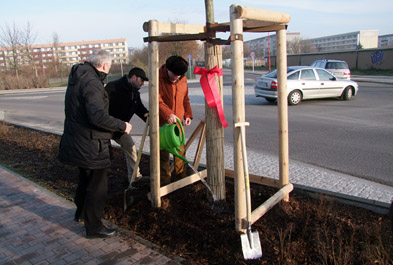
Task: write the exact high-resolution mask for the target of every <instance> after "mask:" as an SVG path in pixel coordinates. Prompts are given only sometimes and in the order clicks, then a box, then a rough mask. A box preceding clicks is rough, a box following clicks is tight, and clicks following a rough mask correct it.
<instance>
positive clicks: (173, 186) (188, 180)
mask: <svg viewBox="0 0 393 265" xmlns="http://www.w3.org/2000/svg"><path fill="white" fill-rule="evenodd" d="M199 132H201V133H200V136H199V142H198V146H197V149H196V151H195V158H194V163H193V167H194V168H195V169H197V170H198V167H199V162H200V159H201V154H202V151H203V145H204V143H205V140H206V123H205V121H201V122H200V123H199V124H198V126H197V127H196V128H195V130H194V132H193V133H192V135H191V136H190V138H189V139H188V141H187V143H186V144H185V145H184V148H185V150H186V151H187V149H188V148H189V147H190V145H191V144H192V142H193V141H194V140H195V138H196V137H197V136H198V133H199ZM170 171H171V172H172V171H173V164H172V165H171V167H170ZM206 177H207V170H206V169H205V170H202V171H201V172H199V173H195V174H192V175H191V176H188V177H185V178H182V179H180V180H178V181H176V182H173V183H170V184H168V185H166V186H163V187H161V188H160V196H161V197H163V196H165V195H167V194H169V193H171V192H174V191H176V190H178V189H181V188H184V187H185V186H188V185H191V184H193V183H195V182H197V181H199V180H200V178H206ZM147 197H148V198H149V200H150V199H151V193H150V192H149V193H148V194H147Z"/></svg>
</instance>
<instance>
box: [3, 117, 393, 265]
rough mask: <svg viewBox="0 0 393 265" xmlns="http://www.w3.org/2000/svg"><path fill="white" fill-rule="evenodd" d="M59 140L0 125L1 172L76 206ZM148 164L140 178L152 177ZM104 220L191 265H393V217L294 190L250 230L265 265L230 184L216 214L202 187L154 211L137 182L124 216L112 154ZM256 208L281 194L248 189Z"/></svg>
mask: <svg viewBox="0 0 393 265" xmlns="http://www.w3.org/2000/svg"><path fill="white" fill-rule="evenodd" d="M59 140H60V137H59V136H57V135H53V134H48V133H44V132H40V131H36V130H31V129H26V128H19V127H15V126H9V125H6V124H0V164H2V165H3V166H6V167H8V168H10V169H11V170H13V171H15V172H17V173H18V174H20V175H22V176H24V177H26V178H28V179H30V180H32V181H34V182H36V183H38V184H39V185H41V186H44V187H46V188H47V189H49V190H51V191H53V192H55V193H57V194H58V195H60V196H63V197H65V198H66V199H68V200H71V201H72V200H73V196H74V192H75V190H76V186H77V181H78V177H77V176H78V170H77V169H76V168H74V167H70V166H66V165H64V164H62V163H60V162H58V160H57V151H58V144H59ZM149 163H150V161H149V157H148V156H143V157H142V161H141V172H142V174H143V175H149ZM109 178H110V179H109V194H108V199H107V204H106V207H105V218H106V219H107V220H109V221H111V222H112V223H114V224H116V225H118V226H119V227H122V228H124V229H127V230H129V231H131V232H133V233H135V234H137V235H139V236H141V237H143V238H144V239H146V240H149V241H151V242H153V243H155V244H157V245H158V246H160V247H162V248H163V249H165V250H166V251H168V252H170V253H172V254H174V255H177V256H180V257H182V258H184V259H185V260H186V263H187V264H392V263H391V261H392V260H393V244H392V242H393V235H392V227H391V223H390V220H389V217H388V216H384V215H379V214H375V213H373V212H371V211H368V210H365V209H362V208H357V207H354V206H347V205H344V204H340V203H337V202H332V201H329V200H327V199H324V198H323V197H322V196H321V198H320V199H318V200H317V199H312V198H310V197H308V196H305V195H304V194H302V193H301V192H298V191H296V190H294V191H293V192H292V193H291V194H290V201H289V202H288V203H284V202H281V203H279V204H278V205H276V206H275V207H273V208H272V209H271V210H270V211H269V212H268V213H267V214H266V215H265V216H263V217H262V218H261V219H259V220H258V221H257V222H256V223H255V224H254V225H253V226H252V230H253V231H257V232H258V233H259V235H260V241H261V246H262V249H263V257H262V258H261V259H259V260H249V261H245V260H244V259H243V254H242V249H241V242H240V235H239V234H237V233H236V232H235V222H234V192H233V191H234V187H233V180H231V179H230V178H227V181H226V202H225V203H223V204H221V205H220V207H213V205H212V204H211V203H210V202H209V200H208V197H209V196H210V195H209V194H208V193H207V192H208V191H207V189H206V187H205V186H203V185H202V184H201V183H200V182H197V183H195V184H193V185H190V186H187V187H185V188H183V189H181V190H178V191H176V192H174V193H171V194H169V195H167V196H165V197H164V198H163V199H162V207H161V208H159V209H155V208H152V207H151V203H150V201H149V200H148V199H147V197H146V193H147V192H148V191H149V190H150V186H149V185H150V184H149V181H148V179H147V180H141V181H140V182H137V183H136V184H135V186H136V187H137V188H138V189H137V191H136V192H135V197H134V198H135V202H134V203H133V204H132V206H130V207H129V209H127V211H126V212H124V211H123V191H124V190H125V189H126V188H127V186H128V181H127V178H126V166H125V158H124V154H123V153H122V152H121V151H120V150H117V149H114V150H113V162H112V166H111V169H110V172H109ZM251 190H252V194H251V197H252V202H253V207H257V206H258V205H260V204H261V203H263V202H264V201H265V200H267V199H268V198H269V197H270V196H271V195H272V194H274V193H275V192H276V189H273V188H269V187H266V186H262V185H254V184H253V185H251Z"/></svg>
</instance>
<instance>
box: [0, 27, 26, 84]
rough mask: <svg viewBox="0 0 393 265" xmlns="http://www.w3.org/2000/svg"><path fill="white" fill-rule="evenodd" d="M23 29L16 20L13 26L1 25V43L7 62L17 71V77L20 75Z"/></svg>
mask: <svg viewBox="0 0 393 265" xmlns="http://www.w3.org/2000/svg"><path fill="white" fill-rule="evenodd" d="M21 35H22V33H21V31H20V30H19V29H18V28H17V27H16V25H15V22H14V23H13V25H12V26H9V25H8V24H6V25H5V27H4V28H3V27H1V35H0V45H1V47H2V48H4V52H5V53H6V54H5V59H6V63H8V65H9V66H10V68H11V69H12V70H13V71H14V72H15V75H16V77H17V78H18V77H19V71H20V64H21V60H22V57H21V54H20V46H21V39H22V37H21Z"/></svg>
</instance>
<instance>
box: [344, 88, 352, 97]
mask: <svg viewBox="0 0 393 265" xmlns="http://www.w3.org/2000/svg"><path fill="white" fill-rule="evenodd" d="M342 98H343V100H350V99H351V98H352V88H351V87H349V86H348V87H346V88H345V90H344V93H343V96H342Z"/></svg>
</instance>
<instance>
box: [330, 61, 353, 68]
mask: <svg viewBox="0 0 393 265" xmlns="http://www.w3.org/2000/svg"><path fill="white" fill-rule="evenodd" d="M326 69H348V66H347V64H346V63H344V62H328V63H327V64H326Z"/></svg>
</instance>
